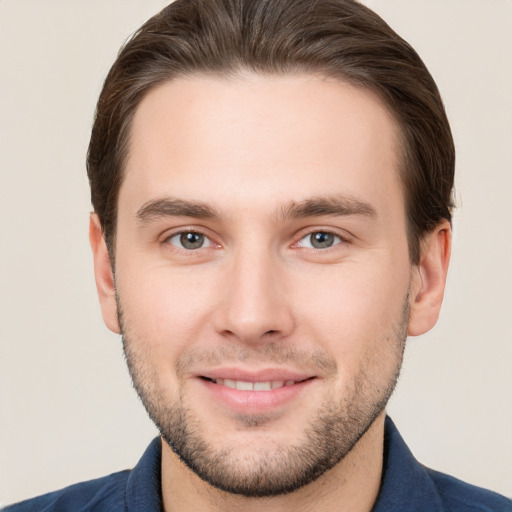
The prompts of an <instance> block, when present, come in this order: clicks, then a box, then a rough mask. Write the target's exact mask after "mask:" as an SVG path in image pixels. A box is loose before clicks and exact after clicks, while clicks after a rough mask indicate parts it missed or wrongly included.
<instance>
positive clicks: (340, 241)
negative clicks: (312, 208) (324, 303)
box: [162, 228, 350, 253]
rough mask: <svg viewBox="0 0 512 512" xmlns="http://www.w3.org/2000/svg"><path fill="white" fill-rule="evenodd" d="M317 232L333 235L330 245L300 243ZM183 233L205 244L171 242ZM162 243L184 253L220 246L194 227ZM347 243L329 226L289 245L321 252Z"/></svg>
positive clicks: (346, 239) (343, 237) (347, 241)
mask: <svg viewBox="0 0 512 512" xmlns="http://www.w3.org/2000/svg"><path fill="white" fill-rule="evenodd" d="M317 234H323V235H328V236H332V237H334V241H333V243H332V245H330V246H327V247H313V246H309V247H308V246H304V245H303V244H301V242H302V241H303V240H305V239H308V238H309V239H311V237H312V236H313V235H317ZM184 235H197V236H200V237H203V238H204V241H205V242H206V243H207V245H201V246H200V247H197V248H195V249H191V248H185V247H183V244H182V243H181V242H179V243H181V247H179V246H178V245H175V244H172V243H171V240H172V239H173V238H174V239H176V238H177V237H180V238H181V237H183V236H184ZM162 243H163V244H167V245H170V246H171V247H172V248H173V249H174V250H178V251H184V252H186V253H193V252H195V251H198V250H199V249H206V248H211V247H220V244H218V243H216V242H214V241H213V240H212V238H211V237H210V236H208V235H207V234H206V233H204V232H203V231H201V230H199V229H195V228H194V229H192V228H190V229H181V230H180V231H176V232H173V233H171V234H169V235H166V236H165V238H164V239H163V240H162ZM348 243H350V242H349V240H348V237H346V236H344V235H341V234H340V233H339V232H336V231H334V230H333V229H331V228H325V229H322V228H320V229H318V228H317V229H309V230H308V231H302V233H301V234H300V238H298V239H297V241H296V242H294V243H293V244H292V246H291V247H299V248H301V249H306V250H313V251H315V252H318V253H321V252H327V251H328V250H330V249H335V248H336V247H337V246H339V245H345V244H348Z"/></svg>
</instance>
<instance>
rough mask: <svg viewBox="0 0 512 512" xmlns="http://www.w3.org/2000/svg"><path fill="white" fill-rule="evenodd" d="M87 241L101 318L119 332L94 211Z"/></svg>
mask: <svg viewBox="0 0 512 512" xmlns="http://www.w3.org/2000/svg"><path fill="white" fill-rule="evenodd" d="M89 241H90V242H91V248H92V254H93V258H94V276H95V278H96V288H97V290H98V296H99V299H100V306H101V312H102V314H103V320H104V322H105V324H107V327H108V328H109V329H110V330H111V331H112V332H115V333H117V334H120V333H121V329H120V328H119V321H118V318H117V304H116V288H115V283H114V274H113V272H112V265H111V264H110V257H109V255H108V251H107V245H106V244H105V238H104V236H103V231H102V229H101V224H100V219H99V218H98V215H96V214H95V213H91V217H90V221H89Z"/></svg>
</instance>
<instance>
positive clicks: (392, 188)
mask: <svg viewBox="0 0 512 512" xmlns="http://www.w3.org/2000/svg"><path fill="white" fill-rule="evenodd" d="M88 172H89V177H90V181H91V190H92V200H93V205H94V210H95V214H94V215H93V221H92V223H91V240H92V245H93V250H94V253H95V270H96V278H97V283H98V289H99V293H100V299H101V302H102V308H103V314H104V318H105V320H106V322H107V325H108V326H109V327H110V328H111V329H112V330H114V331H116V332H121V333H122V334H123V341H124V347H125V354H126V357H127V362H128V366H129V368H130V372H131V375H132V379H133V382H134V385H135V387H136V389H137V391H138V393H139V395H140V397H141V399H142V401H143V403H144V405H145V407H146V409H147V410H148V412H149V414H150V416H151V418H152V419H153V420H154V422H155V424H156V425H157V426H158V427H159V429H160V431H161V434H162V437H163V438H164V440H165V441H166V442H167V445H168V446H169V447H171V448H172V450H174V453H175V457H179V458H180V459H181V460H183V461H184V462H185V464H186V466H187V467H188V468H190V469H191V470H192V471H193V472H194V474H196V475H199V476H200V477H201V478H202V479H203V480H204V481H206V482H208V483H210V484H212V485H213V486H214V487H216V488H218V489H222V490H224V491H228V492H231V493H238V494H242V495H245V496H252V497H256V496H273V495H278V494H283V493H289V492H292V491H295V490H297V489H299V488H301V487H303V486H305V485H306V484H309V483H311V482H313V481H315V479H317V478H319V477H320V476H322V475H324V474H325V473H326V472H327V471H328V470H329V469H333V468H335V467H338V468H339V467H341V466H340V464H341V462H342V461H344V460H345V459H346V458H347V457H349V456H350V454H353V453H355V452H354V450H355V447H357V446H361V443H362V442H363V441H364V439H367V438H368V433H369V432H370V431H371V429H372V428H373V426H374V425H375V424H376V422H377V421H382V418H383V410H384V408H385V405H386V403H387V401H388V399H389V396H390V395H391V393H392V391H393V388H394V386H395V383H396V380H397V378H398V374H399V370H400V367H401V362H402V353H403V349H404V346H405V339H406V336H407V334H408V333H409V334H420V333H422V332H424V331H426V330H428V329H429V328H431V327H432V325H433V324H434V323H435V321H436V319H437V314H438V312H439V307H440V302H441V298H442V292H443V289H444V279H445V276H446V266H447V262H448V255H449V228H450V208H451V203H450V197H451V188H452V181H453V144H452V139H451V135H450V130H449V126H448V123H447V120H446V116H445V113H444V110H443V106H442V103H441V100H440V97H439V93H438V91H437V88H436V86H435V84H434V82H433V80H432V78H431V76H430V75H429V73H428V71H427V70H426V69H425V66H424V65H423V63H422V62H421V60H420V59H419V57H418V56H417V55H416V53H415V52H414V51H413V50H412V49H411V48H410V47H409V46H408V45H407V43H405V42H404V41H403V40H402V39H400V38H399V36H397V35H396V34H395V33H394V32H393V31H392V30H391V29H390V28H389V27H388V26H387V25H386V24H385V23H384V22H383V21H382V20H380V18H378V17H377V16H376V15H375V14H373V13H372V12H371V11H369V10H368V9H367V8H365V7H363V6H361V5H360V4H358V3H355V2H353V1H348V0H339V1H333V0H325V1H323V0H318V1H315V2H311V1H302V0H293V1H291V0H286V1H285V0H273V1H268V2H267V1H265V0H263V1H261V0H258V1H252V0H251V1H249V0H247V1H244V0H237V1H235V0H202V1H200V0H190V1H181V0H178V1H176V2H175V3H173V4H171V5H170V6H169V7H167V8H166V9H164V10H163V11H162V12H161V13H160V14H158V15H157V16H155V17H154V18H152V19H151V20H149V21H148V22H147V23H146V24H145V25H144V26H143V27H142V28H141V29H140V30H139V31H138V32H137V33H136V34H135V36H134V37H133V38H132V39H131V40H130V41H129V42H128V43H127V44H126V45H125V47H124V48H123V49H122V50H121V52H120V54H119V56H118V59H117V60H116V62H115V64H114V66H113V67H112V69H111V71H110V73H109V75H108V77H107V79H106V82H105V86H104V88H103V91H102V93H101V96H100V100H99V103H98V110H97V115H96V120H95V124H94V127H93V133H92V137H91V144H90V148H89V156H88ZM114 276H115V278H114ZM164 453H165V446H164ZM169 457H170V456H169Z"/></svg>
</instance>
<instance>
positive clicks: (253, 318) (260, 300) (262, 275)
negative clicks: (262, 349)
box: [213, 251, 295, 344]
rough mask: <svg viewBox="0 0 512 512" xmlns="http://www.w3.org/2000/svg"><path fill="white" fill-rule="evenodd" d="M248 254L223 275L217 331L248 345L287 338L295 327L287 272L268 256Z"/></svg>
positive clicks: (216, 322)
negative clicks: (287, 284)
mask: <svg viewBox="0 0 512 512" xmlns="http://www.w3.org/2000/svg"><path fill="white" fill-rule="evenodd" d="M248 252H249V251H247V252H245V253H244V252H242V251H239V253H238V254H237V255H236V256H235V257H234V258H233V261H231V262H230V265H229V269H228V270H227V272H226V274H225V275H224V279H223V284H222V289H221V290H218V293H219V301H218V302H217V304H218V307H217V308H216V310H215V312H214V318H213V323H214V327H215V330H216V331H217V332H218V333H219V334H221V335H222V336H224V337H227V338H233V339H237V340H238V341H240V342H242V343H245V344H262V343H265V342H268V341H277V340H279V339H282V338H285V337H287V336H289V335H290V334H291V333H292V331H293V329H294V326H295V321H294V316H293V311H292V304H291V303H290V300H289V299H290V297H289V295H288V293H287V287H286V283H285V281H286V278H285V269H283V268H282V266H280V264H279V263H280V262H279V261H277V259H278V258H277V257H275V256H273V255H271V254H269V253H265V252H264V251H260V252H259V253H258V254H255V253H254V251H251V253H250V254H248Z"/></svg>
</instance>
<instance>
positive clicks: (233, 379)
mask: <svg viewBox="0 0 512 512" xmlns="http://www.w3.org/2000/svg"><path fill="white" fill-rule="evenodd" d="M205 373H206V374H205ZM205 373H201V374H199V375H197V376H196V377H198V378H196V379H195V382H197V383H198V384H201V388H200V389H201V392H200V393H201V395H203V396H206V397H207V401H208V403H211V404H216V406H221V407H222V408H223V409H224V410H228V411H231V412H234V413H237V414H243V415H247V414H249V415H258V414H269V413H272V412H278V411H282V410H283V409H282V408H283V407H289V406H291V404H292V403H296V402H295V401H296V400H299V397H304V396H305V395H304V393H311V392H312V390H314V389H316V387H317V386H316V383H317V382H318V381H319V379H318V378H317V376H311V375H304V374H303V373H297V372H291V371H286V370H277V369H276V370H274V371H272V370H266V371H262V372H255V373H252V372H246V371H239V370H231V369H229V370H226V369H219V370H211V371H208V372H205ZM204 392H206V394H205V393H204Z"/></svg>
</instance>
